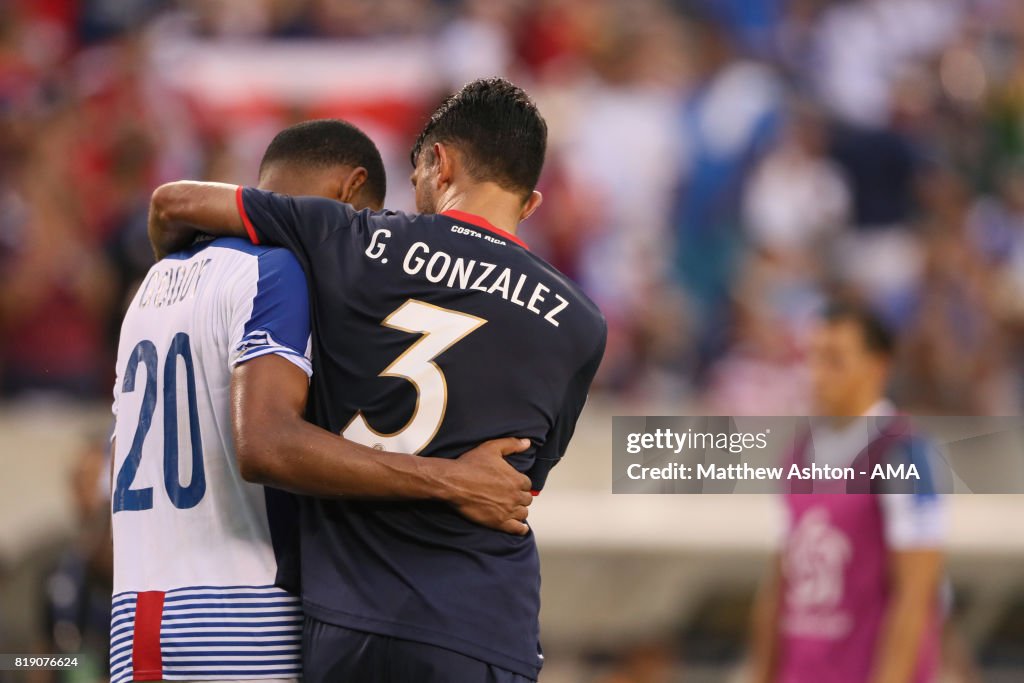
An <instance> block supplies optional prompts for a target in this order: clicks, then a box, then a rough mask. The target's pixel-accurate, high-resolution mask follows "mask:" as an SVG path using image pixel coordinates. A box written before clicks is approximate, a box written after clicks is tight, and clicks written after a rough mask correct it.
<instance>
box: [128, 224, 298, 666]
mask: <svg viewBox="0 0 1024 683" xmlns="http://www.w3.org/2000/svg"><path fill="white" fill-rule="evenodd" d="M296 279H298V284H296V283H295V281H296ZM271 283H273V284H274V285H275V287H278V286H279V287H282V288H284V289H289V283H291V285H290V289H291V290H293V291H294V289H295V287H296V286H298V287H301V290H300V292H299V293H300V294H301V295H302V296H300V297H299V298H298V300H297V301H296V304H297V305H301V306H305V305H306V299H305V283H304V280H302V277H301V271H299V270H298V265H297V264H296V263H295V260H294V257H293V256H292V255H291V254H289V253H288V252H286V251H284V250H279V249H267V248H260V247H253V246H251V245H249V244H246V243H245V242H243V241H241V240H235V239H224V240H216V241H212V242H205V243H202V244H199V245H197V246H195V247H193V248H191V249H190V250H188V251H185V252H182V253H179V254H175V255H172V256H170V257H168V258H166V259H164V260H163V261H160V262H159V263H157V264H156V265H154V266H153V267H152V268H151V269H150V271H149V273H148V274H147V276H146V278H145V280H144V281H143V283H142V285H141V286H140V288H139V291H138V292H137V294H136V295H135V297H134V299H133V300H132V302H131V305H130V307H129V309H128V311H127V313H126V315H125V319H124V322H123V325H122V329H121V338H120V342H119V347H118V360H117V384H116V387H115V399H114V412H115V415H116V426H115V438H116V441H115V456H114V470H113V471H114V481H113V495H112V510H113V531H114V549H115V553H114V555H115V557H114V560H115V561H114V600H113V606H114V616H113V620H112V625H111V671H112V681H114V682H115V683H117V682H118V681H123V680H131V679H132V676H133V675H134V676H135V677H136V678H137V679H138V677H140V676H142V677H145V676H150V677H153V676H155V677H156V678H161V677H164V678H179V679H182V678H184V679H190V678H204V677H206V678H209V677H217V678H260V677H267V676H269V675H274V676H276V677H282V678H285V677H294V676H297V675H298V674H299V669H300V667H299V639H300V637H301V616H302V615H301V610H300V606H299V603H298V600H297V598H295V597H294V596H293V595H291V594H290V593H287V592H285V591H283V590H281V589H280V588H277V587H275V586H274V585H273V584H274V581H275V575H276V573H277V568H278V566H277V560H276V558H275V554H274V549H273V546H272V539H271V532H270V522H269V517H268V507H272V506H273V504H274V503H273V502H274V501H275V499H274V498H273V496H274V495H277V492H271V491H268V490H265V489H264V488H263V487H262V486H258V485H254V484H250V483H248V482H246V481H244V480H243V479H242V478H241V476H240V474H239V469H238V466H237V464H236V461H235V452H234V447H233V443H232V438H231V415H230V384H231V369H232V367H233V365H235V364H237V363H240V362H245V361H246V360H248V359H250V358H253V357H255V356H258V355H263V354H266V353H280V354H282V355H287V357H289V358H291V359H294V362H296V364H299V365H300V366H304V367H306V368H308V360H307V359H306V357H305V355H306V354H305V352H306V347H307V340H308V321H307V327H306V329H304V330H303V329H302V325H301V316H300V324H299V325H291V324H285V327H287V328H288V329H286V330H284V331H281V330H280V329H279V328H280V327H281V325H282V323H280V318H278V322H276V323H275V322H274V315H275V314H274V311H273V310H271V309H273V308H275V307H279V306H280V305H281V301H280V300H276V301H275V300H271V299H270V298H268V297H269V296H276V297H278V298H280V297H282V296H285V295H286V292H283V291H280V290H279V291H277V292H276V294H274V295H268V294H267V292H268V291H269V290H270V289H271V288H270V284H271ZM300 336H301V338H300ZM300 349H301V350H300ZM269 512H273V511H272V510H270V511H269ZM141 680H151V678H142V679H141Z"/></svg>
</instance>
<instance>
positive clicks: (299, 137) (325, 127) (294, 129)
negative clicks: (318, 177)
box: [260, 119, 387, 204]
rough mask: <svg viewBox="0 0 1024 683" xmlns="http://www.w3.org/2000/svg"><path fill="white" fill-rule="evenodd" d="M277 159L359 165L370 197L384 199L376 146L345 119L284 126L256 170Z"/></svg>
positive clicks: (381, 162)
mask: <svg viewBox="0 0 1024 683" xmlns="http://www.w3.org/2000/svg"><path fill="white" fill-rule="evenodd" d="M281 161H284V162H289V163H295V164H301V165H306V166H314V167H325V166H353V167H357V166H362V167H363V168H365V169H366V185H365V186H364V187H365V188H366V190H367V192H368V193H369V195H370V198H371V199H372V200H374V201H375V202H376V203H378V204H383V203H384V195H385V193H386V192H387V176H386V174H385V173H384V160H383V159H381V156H380V150H378V149H377V145H375V144H373V140H371V139H370V138H369V136H368V135H367V134H366V133H364V132H363V131H361V130H359V128H357V127H356V126H353V125H352V124H351V123H349V122H347V121H342V120H340V119H317V120H314V121H303V122H302V123H296V124H295V125H294V126H289V127H288V128H285V129H284V130H282V131H281V132H280V133H278V134H277V135H275V136H274V139H273V140H272V141H271V142H270V145H269V146H268V147H267V151H266V152H264V153H263V160H262V161H260V174H261V175H262V174H263V170H264V169H265V168H266V167H267V166H268V165H270V164H273V163H277V162H281Z"/></svg>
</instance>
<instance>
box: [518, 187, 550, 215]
mask: <svg viewBox="0 0 1024 683" xmlns="http://www.w3.org/2000/svg"><path fill="white" fill-rule="evenodd" d="M543 201H544V195H542V194H541V193H540V192H537V190H534V191H533V192H531V193H530V198H529V199H527V200H526V203H525V204H523V210H522V211H521V212H520V213H519V220H521V221H525V220H526V219H527V218H529V217H530V216H532V215H533V212H534V211H536V210H537V207H539V206H540V205H541V203H542V202H543Z"/></svg>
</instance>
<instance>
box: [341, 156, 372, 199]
mask: <svg viewBox="0 0 1024 683" xmlns="http://www.w3.org/2000/svg"><path fill="white" fill-rule="evenodd" d="M367 176H368V174H367V172H366V169H365V168H363V167H362V166H357V167H355V168H353V169H352V170H351V171H349V172H348V173H347V174H346V175H345V176H343V177H342V180H341V185H340V186H339V187H338V201H340V202H345V203H346V204H355V203H356V199H357V198H358V197H359V191H360V190H361V189H362V187H363V185H365V184H366V178H367ZM356 208H362V207H356Z"/></svg>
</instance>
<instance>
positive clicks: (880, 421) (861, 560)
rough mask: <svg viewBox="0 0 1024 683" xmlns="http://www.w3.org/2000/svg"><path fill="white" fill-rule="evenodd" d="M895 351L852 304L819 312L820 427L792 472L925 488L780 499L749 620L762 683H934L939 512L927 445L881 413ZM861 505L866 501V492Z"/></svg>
mask: <svg viewBox="0 0 1024 683" xmlns="http://www.w3.org/2000/svg"><path fill="white" fill-rule="evenodd" d="M893 347H894V341H893V339H892V336H891V334H890V333H889V331H888V330H887V329H886V327H885V325H884V324H883V323H882V322H881V321H880V320H879V319H878V318H877V317H876V316H875V315H874V314H872V313H871V312H870V311H869V310H868V309H866V308H863V307H859V306H855V305H853V304H849V303H836V304H833V305H831V306H829V307H828V308H827V310H826V311H825V313H824V315H823V317H822V320H821V322H820V324H819V326H818V328H817V330H816V331H815V333H814V335H813V337H812V343H811V351H810V356H809V362H810V366H811V377H812V382H813V387H814V397H815V408H816V411H815V412H816V414H818V415H821V416H822V417H820V418H817V419H814V420H813V425H812V427H811V429H810V432H809V433H808V434H806V435H803V436H798V437H797V445H796V451H795V453H794V455H793V458H794V462H796V463H797V464H799V465H800V466H805V465H809V464H811V463H812V462H813V463H815V464H817V465H819V466H826V465H827V466H829V467H849V466H855V467H854V469H855V470H856V471H857V472H860V471H867V472H869V475H868V476H870V472H871V467H872V466H873V465H874V464H875V463H893V464H899V463H914V464H915V465H916V466H917V467H918V468H921V480H920V482H916V485H915V487H914V493H885V492H881V493H878V494H877V495H875V494H874V493H862V494H858V493H847V491H848V490H851V489H848V484H847V482H814V487H813V490H814V493H810V490H811V489H810V487H808V490H807V491H806V492H804V491H800V492H795V493H791V494H789V495H787V496H786V510H787V518H788V521H787V525H786V535H785V538H784V540H783V547H782V550H781V552H780V554H779V557H778V559H777V561H776V563H775V564H774V566H773V570H772V572H771V573H770V575H769V576H768V577H767V579H766V581H765V585H764V586H763V588H762V592H761V595H760V598H759V604H758V605H757V608H756V612H755V631H754V649H753V652H754V671H755V680H756V681H759V683H798V682H804V681H822V682H825V681H829V682H834V683H931V682H933V681H936V680H938V669H939V661H940V654H939V653H940V639H941V633H942V623H943V619H944V616H945V615H944V606H943V605H942V604H941V601H940V590H939V589H940V585H941V580H942V577H943V551H942V544H943V541H944V538H945V534H946V518H945V510H944V506H945V502H944V500H943V498H942V497H941V496H939V495H938V494H937V493H936V490H935V482H933V481H932V478H931V474H930V472H929V469H928V465H927V462H926V457H927V456H926V453H925V450H926V449H927V448H928V445H927V443H926V442H924V441H923V440H922V438H921V437H920V436H918V435H915V434H914V433H913V432H912V431H911V430H910V428H909V425H908V424H906V423H905V419H904V418H902V417H900V416H897V415H896V411H895V407H894V406H893V405H892V403H891V402H890V401H889V400H888V399H886V396H885V391H886V383H887V381H888V376H889V369H890V363H891V356H892V351H893ZM860 478H861V479H865V480H866V479H867V477H860ZM806 483H807V484H810V482H806ZM865 484H866V482H865ZM857 490H860V489H857ZM863 491H865V492H866V491H871V492H875V491H876V485H875V483H874V482H871V484H870V486H864V487H863Z"/></svg>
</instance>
